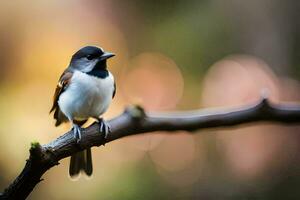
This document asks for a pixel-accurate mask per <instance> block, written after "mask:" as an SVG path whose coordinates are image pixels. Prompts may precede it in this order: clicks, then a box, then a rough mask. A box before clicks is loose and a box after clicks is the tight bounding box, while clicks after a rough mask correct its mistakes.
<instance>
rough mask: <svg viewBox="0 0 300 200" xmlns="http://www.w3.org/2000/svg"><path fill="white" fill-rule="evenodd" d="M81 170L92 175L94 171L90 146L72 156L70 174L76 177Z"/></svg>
mask: <svg viewBox="0 0 300 200" xmlns="http://www.w3.org/2000/svg"><path fill="white" fill-rule="evenodd" d="M80 171H84V172H85V174H86V175H88V176H91V175H92V173H93V163H92V152H91V149H90V148H88V149H86V150H84V151H80V152H78V153H76V154H74V155H72V156H71V160H70V168H69V174H70V177H71V178H76V177H77V176H78V175H79V173H80Z"/></svg>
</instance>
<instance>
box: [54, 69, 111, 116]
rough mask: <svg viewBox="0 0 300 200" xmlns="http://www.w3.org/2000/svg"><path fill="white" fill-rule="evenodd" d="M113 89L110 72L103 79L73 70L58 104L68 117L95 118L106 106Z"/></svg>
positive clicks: (109, 101)
mask: <svg viewBox="0 0 300 200" xmlns="http://www.w3.org/2000/svg"><path fill="white" fill-rule="evenodd" d="M113 91H114V78H113V76H112V74H111V73H109V76H107V77H106V78H104V79H101V78H97V77H94V76H91V75H88V74H85V73H82V72H80V71H76V72H74V74H73V76H72V79H71V82H70V85H69V86H68V88H67V89H66V90H65V91H64V92H63V93H62V94H61V95H60V97H59V100H58V105H59V107H60V109H61V111H62V112H63V113H64V114H65V115H66V116H67V117H68V118H69V119H87V118H89V117H94V118H97V117H99V116H100V115H102V114H103V113H104V112H105V111H106V110H107V108H108V106H109V104H110V103H111V100H112V94H113Z"/></svg>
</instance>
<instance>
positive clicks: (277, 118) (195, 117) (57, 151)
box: [0, 98, 300, 200]
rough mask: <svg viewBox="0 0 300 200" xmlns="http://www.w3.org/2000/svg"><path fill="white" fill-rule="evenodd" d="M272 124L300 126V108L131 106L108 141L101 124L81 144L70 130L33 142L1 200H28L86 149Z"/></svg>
mask: <svg viewBox="0 0 300 200" xmlns="http://www.w3.org/2000/svg"><path fill="white" fill-rule="evenodd" d="M258 121H269V122H280V123H299V122H300V106H299V105H288V104H278V105H274V104H271V103H269V102H268V100H267V99H266V98H262V100H261V101H260V102H258V103H257V104H255V105H252V106H247V107H242V108H239V109H231V110H228V109H227V110H221V111H218V110H211V111H209V110H202V111H201V110H199V111H191V112H177V113H168V114H162V113H157V114H151V113H145V112H144V110H143V109H142V108H141V107H139V106H132V107H129V108H127V109H125V111H124V112H123V113H122V114H121V115H119V116H117V117H115V118H114V119H111V120H109V121H108V124H109V125H110V126H111V133H110V134H109V136H108V138H107V139H106V140H105V139H104V135H103V133H101V132H99V125H98V123H94V124H92V125H91V126H89V127H88V128H86V129H83V130H82V139H81V143H80V144H77V143H76V140H75V139H74V137H73V133H72V132H71V131H69V132H67V133H65V134H64V135H62V136H60V137H59V138H57V139H55V140H54V141H52V142H50V143H49V144H46V145H40V144H39V143H37V142H36V143H32V144H31V148H30V157H29V159H28V160H27V161H26V164H25V167H24V169H23V170H22V172H21V173H20V175H19V176H18V177H17V178H16V179H15V180H14V181H13V182H12V183H11V184H10V185H9V186H8V187H7V188H6V189H5V190H4V192H3V193H1V194H0V199H18V200H19V199H26V197H27V196H28V195H29V194H30V193H31V191H32V190H33V189H34V187H35V186H36V185H37V184H38V183H39V182H40V181H41V177H42V175H43V174H44V173H45V172H46V171H47V170H49V169H50V168H51V167H53V166H55V165H58V164H59V160H61V159H63V158H66V157H68V156H71V155H72V154H74V153H75V152H78V151H81V150H83V149H86V148H89V147H93V146H100V145H103V144H105V143H107V142H111V141H113V140H116V139H119V138H122V137H125V136H129V135H134V134H141V133H146V132H153V131H169V132H170V133H171V132H173V131H178V130H185V131H194V130H198V129H203V128H217V127H225V126H234V125H240V124H244V123H250V122H258Z"/></svg>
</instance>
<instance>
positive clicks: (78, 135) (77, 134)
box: [72, 121, 81, 144]
mask: <svg viewBox="0 0 300 200" xmlns="http://www.w3.org/2000/svg"><path fill="white" fill-rule="evenodd" d="M72 126H73V134H74V138H75V139H76V142H77V144H78V143H79V142H80V141H81V129H80V126H78V125H77V124H75V123H74V122H73V121H72Z"/></svg>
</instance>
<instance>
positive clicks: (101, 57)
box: [99, 52, 115, 60]
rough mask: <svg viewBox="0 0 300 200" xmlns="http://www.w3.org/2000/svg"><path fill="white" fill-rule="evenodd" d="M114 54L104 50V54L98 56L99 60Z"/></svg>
mask: <svg viewBox="0 0 300 200" xmlns="http://www.w3.org/2000/svg"><path fill="white" fill-rule="evenodd" d="M114 56H115V54H113V53H110V52H104V54H102V55H101V56H100V58H99V60H106V59H108V58H111V57H114Z"/></svg>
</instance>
